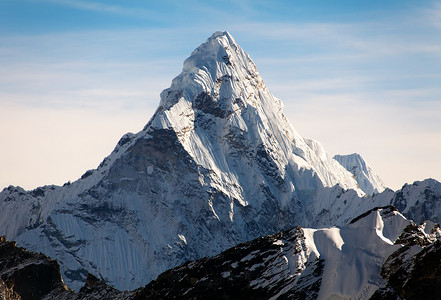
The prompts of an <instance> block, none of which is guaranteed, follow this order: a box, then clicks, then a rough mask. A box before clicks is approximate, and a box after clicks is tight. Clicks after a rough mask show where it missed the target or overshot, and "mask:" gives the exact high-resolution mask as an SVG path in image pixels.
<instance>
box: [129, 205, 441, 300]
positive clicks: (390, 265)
mask: <svg viewBox="0 0 441 300" xmlns="http://www.w3.org/2000/svg"><path fill="white" fill-rule="evenodd" d="M440 233H441V231H440V229H439V228H438V227H434V226H433V223H431V222H427V223H424V224H422V225H421V226H417V225H415V223H413V222H412V221H410V220H407V219H406V218H404V217H403V216H402V215H401V214H400V213H399V212H398V211H397V210H396V209H395V208H394V207H391V206H389V207H384V208H376V209H373V210H371V211H368V212H366V213H365V214H363V215H361V216H359V217H358V218H356V219H354V220H353V221H352V222H351V223H350V224H348V225H345V226H343V227H332V228H323V229H308V228H301V227H295V228H293V229H291V230H288V231H285V232H281V233H278V234H274V235H270V236H265V237H262V238H259V239H256V240H253V241H251V242H247V243H244V244H240V245H237V246H236V247H234V248H231V249H229V250H227V251H225V252H222V253H221V254H219V255H217V256H215V257H212V258H203V259H200V260H197V261H193V262H189V263H186V264H184V265H182V266H179V267H177V268H174V269H171V270H169V271H166V272H164V273H163V274H161V275H159V276H158V278H157V279H156V280H154V281H152V282H151V283H149V284H148V285H147V286H146V287H145V288H144V289H142V290H141V291H140V292H139V293H138V297H139V298H138V299H162V298H168V299H198V298H203V297H205V298H211V299H276V298H277V299H370V298H371V297H372V298H373V299H421V295H427V296H429V298H430V299H435V298H437V296H436V295H438V296H439V295H440V292H439V288H438V287H439V283H440V282H441V281H440V279H439V278H440V277H439V274H440V270H441V268H439V260H437V259H439V257H440V255H441V244H440V242H439V238H440ZM403 282H406V283H405V284H403ZM418 297H420V298H418ZM434 297H435V298H434Z"/></svg>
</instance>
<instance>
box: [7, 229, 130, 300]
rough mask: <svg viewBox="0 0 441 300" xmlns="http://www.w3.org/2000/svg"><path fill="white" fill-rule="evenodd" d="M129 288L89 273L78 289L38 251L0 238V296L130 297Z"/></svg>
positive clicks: (72, 299) (12, 298)
mask: <svg viewBox="0 0 441 300" xmlns="http://www.w3.org/2000/svg"><path fill="white" fill-rule="evenodd" d="M132 295H133V292H121V291H118V290H116V289H114V288H112V287H110V286H108V285H107V284H106V283H104V282H103V281H100V280H99V279H97V278H96V277H94V276H92V275H90V274H89V275H88V276H87V281H86V284H85V285H84V287H82V288H81V290H80V291H79V292H78V293H75V292H74V291H72V290H71V289H69V288H68V287H67V286H66V285H65V284H64V282H63V279H62V278H61V274H60V267H59V265H58V262H57V261H56V260H53V259H51V258H49V257H47V256H45V255H43V254H41V253H35V252H31V251H28V250H26V249H25V248H21V247H17V246H16V243H15V242H11V241H6V238H5V237H4V236H2V237H1V238H0V298H1V299H7V300H18V299H25V300H26V299H57V300H63V299H65V300H67V299H69V300H76V299H77V300H79V299H130V298H132Z"/></svg>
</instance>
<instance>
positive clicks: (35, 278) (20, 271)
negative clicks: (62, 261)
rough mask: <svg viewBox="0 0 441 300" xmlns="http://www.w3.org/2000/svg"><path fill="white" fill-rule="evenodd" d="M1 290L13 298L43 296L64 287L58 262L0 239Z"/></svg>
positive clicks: (36, 297)
mask: <svg viewBox="0 0 441 300" xmlns="http://www.w3.org/2000/svg"><path fill="white" fill-rule="evenodd" d="M0 276H1V282H2V284H1V286H2V293H4V294H5V295H10V296H11V298H10V299H20V298H22V299H40V298H42V297H43V296H45V295H47V294H49V293H50V292H51V291H52V290H54V289H64V288H65V286H64V284H63V282H62V279H61V274H60V267H59V265H58V262H57V261H55V260H53V259H50V258H48V257H47V256H45V255H43V254H37V253H32V252H29V251H27V250H26V249H24V248H19V247H16V244H15V242H9V241H6V239H5V237H4V236H3V237H2V238H1V241H0Z"/></svg>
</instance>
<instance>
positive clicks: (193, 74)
mask: <svg viewBox="0 0 441 300" xmlns="http://www.w3.org/2000/svg"><path fill="white" fill-rule="evenodd" d="M256 88H257V89H263V88H264V83H263V81H262V79H261V78H260V75H259V73H258V72H257V68H256V65H255V64H254V62H253V61H252V60H251V58H250V57H249V55H248V54H247V53H245V52H244V51H243V50H242V48H241V47H240V46H239V45H238V44H237V43H236V42H235V41H234V39H233V37H232V36H231V35H230V34H229V33H228V32H216V33H214V34H213V35H212V36H211V37H210V38H208V39H207V41H206V42H205V43H203V44H201V45H200V46H199V47H198V48H196V49H195V50H194V51H193V53H192V54H191V55H190V57H189V58H187V59H186V60H185V61H184V66H183V69H182V72H181V74H180V75H178V76H177V77H176V78H174V79H173V81H172V84H171V87H170V88H168V89H166V90H164V91H163V92H162V93H161V102H160V106H161V107H162V108H164V109H168V108H170V107H171V106H173V105H174V104H176V103H177V102H179V100H180V99H185V100H186V101H189V102H194V101H199V102H201V101H203V102H207V101H209V102H210V103H211V105H212V106H213V107H212V108H213V109H214V110H217V111H219V110H220V109H223V110H228V111H229V113H231V112H232V111H234V110H237V109H239V108H241V107H243V106H246V103H247V104H252V103H253V101H248V100H250V98H251V97H252V95H253V94H256V91H255V89H256ZM251 100H253V99H251ZM278 102H280V101H278ZM213 103H215V104H217V106H216V107H214V106H215V104H213ZM205 104H207V103H205ZM279 104H280V103H279ZM213 109H212V110H213ZM229 113H227V114H229ZM219 114H222V113H221V112H220V111H219ZM219 114H218V115H219ZM223 115H224V116H225V113H224V114H223Z"/></svg>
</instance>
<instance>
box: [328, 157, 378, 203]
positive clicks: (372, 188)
mask: <svg viewBox="0 0 441 300" xmlns="http://www.w3.org/2000/svg"><path fill="white" fill-rule="evenodd" d="M334 159H335V160H336V161H338V162H339V163H340V164H341V165H342V166H343V167H344V168H345V169H346V170H348V171H349V172H351V173H352V175H353V176H354V179H355V180H356V181H357V183H358V186H359V187H360V189H362V190H363V191H364V192H365V193H366V194H367V195H369V196H372V195H373V194H374V193H375V194H378V193H381V192H382V191H384V190H385V189H386V186H385V185H384V183H383V181H382V180H381V178H380V177H379V176H378V175H377V174H375V172H374V171H373V170H372V168H371V167H370V166H369V165H368V164H367V163H366V162H365V161H364V159H363V158H362V157H361V156H360V154H357V153H354V154H349V155H334Z"/></svg>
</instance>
